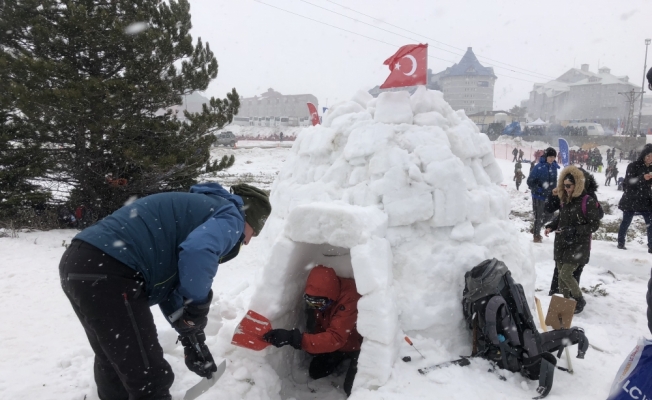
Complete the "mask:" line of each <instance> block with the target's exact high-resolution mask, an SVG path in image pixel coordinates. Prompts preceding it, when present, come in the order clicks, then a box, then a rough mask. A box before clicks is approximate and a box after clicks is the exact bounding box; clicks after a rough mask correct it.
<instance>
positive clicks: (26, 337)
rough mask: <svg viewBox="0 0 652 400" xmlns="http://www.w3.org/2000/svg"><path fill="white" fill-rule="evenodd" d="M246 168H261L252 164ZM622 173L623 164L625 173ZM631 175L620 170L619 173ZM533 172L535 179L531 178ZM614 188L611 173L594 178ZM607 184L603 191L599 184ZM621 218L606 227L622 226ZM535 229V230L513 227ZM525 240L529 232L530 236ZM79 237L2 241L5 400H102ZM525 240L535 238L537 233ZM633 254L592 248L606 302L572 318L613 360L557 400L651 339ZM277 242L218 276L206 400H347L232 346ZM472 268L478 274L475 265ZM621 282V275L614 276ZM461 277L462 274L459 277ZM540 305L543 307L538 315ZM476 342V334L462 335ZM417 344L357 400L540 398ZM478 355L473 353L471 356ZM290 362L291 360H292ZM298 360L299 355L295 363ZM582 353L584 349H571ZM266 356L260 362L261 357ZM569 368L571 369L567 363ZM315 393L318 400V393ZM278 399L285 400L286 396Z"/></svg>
mask: <svg viewBox="0 0 652 400" xmlns="http://www.w3.org/2000/svg"><path fill="white" fill-rule="evenodd" d="M286 152H287V149H283V148H277V149H269V150H262V149H252V150H246V151H245V150H244V149H243V150H242V151H241V152H239V153H238V154H239V156H238V155H236V157H238V158H237V162H236V165H235V166H234V167H233V169H232V170H229V173H231V174H236V175H237V174H242V173H255V172H265V173H268V174H270V175H272V174H274V172H275V171H277V170H278V169H279V168H280V165H281V163H282V160H284V157H285V154H287V153H286ZM247 161H252V163H250V164H247V163H246V162H247ZM499 163H500V165H501V168H502V169H503V171H504V178H505V179H504V184H505V186H506V188H507V191H508V193H510V196H511V198H512V208H513V209H522V210H524V211H527V210H529V208H528V207H529V206H528V204H529V203H528V200H527V198H528V195H527V194H525V193H524V192H525V188H524V187H521V192H520V193H517V192H516V191H515V190H514V189H513V182H512V180H511V179H512V176H513V175H512V171H513V164H511V163H509V162H507V161H499ZM623 164H624V163H623ZM624 170H625V165H622V166H621V174H622V173H624ZM526 172H527V171H526ZM596 175H597V177H598V181H599V183H601V184H602V183H604V179H603V178H602V177H600V176H601V174H596ZM600 179H602V182H600ZM618 196H619V192H616V191H615V186H612V187H606V188H605V187H602V186H601V188H600V192H599V197H600V199H601V200H602V199H603V198H605V199H606V198H612V199H614V200H615V199H617V198H618ZM618 217H619V216H618V212H617V211H616V213H615V214H614V215H611V216H607V217H606V219H607V220H617V219H618ZM514 223H515V224H519V225H520V227H522V228H525V227H526V226H527V223H525V222H523V221H519V220H516V219H515V220H514ZM523 230H525V229H523ZM75 233H76V232H75V231H72V230H58V231H50V232H30V233H25V232H21V233H20V234H19V237H18V238H13V239H12V238H0V254H2V258H1V260H2V261H0V276H1V278H2V279H0V302H1V303H0V304H2V308H3V317H4V318H3V320H4V322H5V323H4V324H2V325H1V326H0V343H1V347H0V348H1V350H0V355H2V357H0V398H2V399H18V398H26V399H39V400H47V399H53V400H54V399H57V400H60V399H71V400H83V399H87V400H93V399H97V395H96V394H95V389H94V383H93V378H92V362H93V361H92V360H93V358H92V352H91V350H90V347H89V346H88V343H87V341H86V338H85V337H84V333H83V330H82V328H81V326H80V324H79V322H78V321H77V320H76V318H75V317H74V315H73V313H72V310H71V308H70V306H69V304H68V303H67V299H66V298H65V296H64V295H63V293H62V291H61V289H60V287H59V277H58V268H57V267H58V263H59V259H60V257H61V254H62V253H63V251H64V247H62V242H63V241H64V240H65V241H66V242H68V243H69V242H70V239H71V238H72V236H74V234H75ZM523 235H527V236H529V235H528V234H527V233H523ZM628 247H629V248H630V250H628V251H621V250H617V249H616V247H615V243H614V242H606V241H594V242H593V250H592V256H591V262H590V264H589V265H588V266H587V267H586V268H585V272H584V274H583V276H582V286H584V287H591V286H594V285H596V284H598V283H602V287H603V288H604V289H605V290H606V291H607V292H608V296H606V297H593V296H588V297H587V303H588V304H587V307H586V310H585V312H584V313H582V314H581V315H579V316H577V317H576V318H575V319H574V324H575V325H577V326H581V327H583V328H585V329H586V332H587V336H588V337H589V340H590V341H591V342H592V343H593V344H595V345H596V346H598V347H600V348H602V349H604V350H605V351H606V352H605V353H600V352H598V351H595V350H593V349H590V350H589V351H588V353H587V355H586V359H585V360H577V359H573V366H574V368H575V371H576V372H575V374H574V375H572V376H571V375H569V374H566V373H563V372H561V371H558V372H557V373H556V378H555V385H554V388H553V390H552V393H551V394H550V396H549V397H548V398H549V399H551V400H557V399H573V400H577V399H601V398H605V397H606V395H607V392H608V389H609V386H610V384H611V381H612V379H613V377H614V375H615V373H616V370H617V369H618V367H619V366H620V363H621V362H622V361H623V359H624V357H625V355H626V354H627V353H628V352H629V351H630V350H631V349H632V348H633V347H634V345H635V344H636V341H637V338H638V337H639V336H649V332H648V329H647V322H646V317H645V310H646V304H645V292H646V282H647V279H648V278H649V274H650V268H651V267H652V255H649V254H648V253H647V252H646V251H645V250H646V248H645V246H644V245H641V244H638V243H632V244H631V245H628ZM269 248H270V243H269V242H268V241H266V240H265V238H258V239H257V240H254V241H253V242H252V244H251V245H250V246H249V247H248V248H245V249H244V250H243V251H242V252H241V255H240V256H239V257H238V258H236V259H235V260H233V261H232V262H230V263H228V264H224V265H222V266H221V267H220V270H219V272H218V277H217V279H216V281H215V285H214V288H213V289H214V291H215V298H216V299H217V301H216V303H217V305H216V306H214V307H213V308H212V309H211V314H210V322H209V328H208V329H207V333H208V335H209V336H210V338H209V340H208V345H209V346H210V347H211V349H212V351H213V354H214V355H215V356H216V358H219V357H225V358H226V359H227V365H228V366H227V372H226V373H225V375H224V376H223V377H222V379H221V381H220V382H219V384H218V385H217V386H216V387H215V388H214V389H213V390H212V391H211V392H209V393H207V394H206V395H205V396H206V397H205V398H206V399H252V400H253V399H267V398H271V399H278V398H283V399H288V398H295V399H312V398H314V399H333V400H334V399H343V398H344V395H343V393H342V392H341V389H336V388H334V387H333V386H332V384H331V382H335V383H341V380H342V379H343V376H342V377H337V378H335V379H329V378H326V379H323V380H321V381H316V382H314V381H310V382H307V383H306V381H305V380H304V377H305V372H302V371H301V368H300V367H297V369H296V370H295V371H294V379H295V381H297V382H302V383H298V384H297V385H296V386H295V385H292V384H291V383H290V382H287V381H286V382H283V383H282V384H281V383H280V382H279V381H278V377H277V375H276V374H275V372H274V371H273V370H272V369H271V368H270V367H269V366H265V367H261V364H260V363H256V361H255V360H256V359H255V356H256V355H254V358H252V356H251V354H248V357H246V358H245V357H242V355H243V354H245V353H244V352H246V351H247V350H243V349H237V348H234V347H233V346H231V345H230V344H229V342H230V337H231V334H232V332H233V329H234V327H235V324H236V323H237V321H238V320H239V319H240V318H241V316H242V315H243V314H244V312H245V311H246V307H247V305H248V302H249V299H250V297H251V293H252V287H253V284H254V283H255V282H256V279H257V271H258V270H259V269H260V267H261V266H262V265H263V263H264V261H265V259H266V257H267V256H268V250H269ZM534 255H535V257H536V270H537V271H536V272H537V282H536V288H537V290H539V291H538V292H537V295H538V296H539V297H540V298H541V299H542V302H543V306H544V309H545V308H546V307H547V303H548V301H549V297H548V296H547V292H548V288H549V283H550V278H551V275H552V269H553V265H554V263H553V261H552V238H548V239H544V242H543V244H541V245H536V246H535V247H534ZM469 267H471V266H469ZM607 270H610V271H612V272H613V273H614V274H615V276H616V277H617V279H616V278H614V277H613V276H612V275H610V274H608V273H607ZM460 273H461V272H460ZM530 305H531V306H533V303H531V304H530ZM153 313H154V315H155V319H156V322H157V325H158V327H159V337H160V341H161V343H162V345H163V348H164V350H165V351H166V357H167V359H168V361H169V362H170V364H171V365H172V368H173V370H174V372H175V375H176V379H175V383H174V385H173V387H172V394H173V398H174V399H181V398H182V396H183V393H184V392H185V390H186V389H187V388H188V387H189V386H190V385H192V384H194V383H195V382H196V381H197V380H198V378H197V376H195V375H194V374H192V373H190V372H189V371H188V370H187V369H186V368H185V365H184V363H183V354H182V350H181V347H180V345H177V344H175V341H176V334H175V333H174V331H173V330H172V329H171V328H170V327H169V326H168V325H167V323H166V322H165V321H164V320H163V318H162V316H161V315H160V312H159V311H158V309H153ZM463 334H464V335H467V333H466V332H464V333H463ZM413 340H414V343H415V345H416V346H417V347H418V348H419V350H421V352H422V353H424V354H425V356H426V357H427V360H422V359H421V358H420V356H419V355H418V353H416V352H415V351H414V350H413V349H411V348H410V347H409V346H407V345H405V346H403V347H402V348H401V350H400V354H399V357H403V356H406V355H409V356H411V357H412V360H413V361H412V362H411V363H403V362H401V361H400V359H399V361H397V363H396V365H395V367H394V370H393V375H392V378H391V380H390V382H389V384H387V385H386V386H384V387H382V388H380V389H379V390H377V391H369V392H364V391H363V392H357V393H356V394H355V395H354V396H352V397H351V399H353V400H356V399H357V400H360V399H372V398H373V399H426V398H428V399H430V398H445V399H465V400H468V399H498V398H500V399H515V400H516V399H524V398H530V397H533V396H534V389H535V387H536V383H535V382H533V381H528V380H526V379H524V378H523V377H521V376H520V375H518V374H511V373H508V372H504V371H501V372H500V373H501V374H502V375H504V376H505V377H506V378H507V381H502V380H500V379H498V377H497V376H496V375H495V374H491V373H487V368H488V364H487V363H486V362H483V361H474V362H473V363H472V365H471V366H470V367H466V368H460V367H451V368H447V369H444V370H439V371H435V372H432V373H430V374H429V375H427V376H425V377H424V376H421V375H419V374H418V373H417V368H420V367H423V366H426V365H429V364H434V363H438V362H442V361H446V360H449V359H452V358H457V356H458V354H453V353H451V351H450V350H449V349H445V348H442V346H441V345H440V344H439V343H437V342H436V341H430V340H425V339H422V338H419V337H418V336H417V337H414V338H413ZM467 350H468V351H467V354H468V353H469V352H470V344H469V348H468V349H467ZM284 351H287V352H288V355H290V354H292V352H293V350H292V349H289V348H288V349H284ZM295 354H298V353H295ZM571 354H574V350H571ZM260 356H262V354H260ZM560 365H562V366H563V365H565V361H563V360H562V361H560ZM311 389H313V390H315V393H312V392H311ZM278 393H281V394H280V395H279V394H278Z"/></svg>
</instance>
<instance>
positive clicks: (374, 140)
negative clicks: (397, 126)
mask: <svg viewBox="0 0 652 400" xmlns="http://www.w3.org/2000/svg"><path fill="white" fill-rule="evenodd" d="M393 135H394V131H393V130H392V129H391V127H389V126H387V125H378V124H375V125H368V126H362V127H360V128H357V129H354V130H353V131H352V132H351V134H350V135H349V139H348V141H347V142H346V146H344V158H345V159H346V160H349V161H350V160H352V159H355V158H360V157H366V156H369V155H372V154H374V153H375V152H376V151H378V150H380V149H382V148H384V147H385V146H387V142H388V141H389V139H390V138H391V137H392V136H393Z"/></svg>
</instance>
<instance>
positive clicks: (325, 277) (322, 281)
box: [305, 265, 340, 300]
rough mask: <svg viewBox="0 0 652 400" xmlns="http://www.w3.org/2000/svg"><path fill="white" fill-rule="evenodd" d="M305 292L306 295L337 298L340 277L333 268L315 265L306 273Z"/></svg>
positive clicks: (338, 295)
mask: <svg viewBox="0 0 652 400" xmlns="http://www.w3.org/2000/svg"><path fill="white" fill-rule="evenodd" d="M305 293H306V294H307V295H308V296H314V297H326V298H328V299H331V300H337V299H338V298H339V297H340V278H338V277H337V274H335V270H333V268H329V267H325V266H323V265H317V266H315V267H314V268H313V269H312V270H310V274H308V279H307V280H306V290H305Z"/></svg>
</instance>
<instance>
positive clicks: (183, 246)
mask: <svg viewBox="0 0 652 400" xmlns="http://www.w3.org/2000/svg"><path fill="white" fill-rule="evenodd" d="M231 192H232V193H229V192H228V191H226V190H225V189H224V188H223V187H222V186H220V185H219V184H217V183H204V184H199V185H195V186H193V187H192V188H191V189H190V193H178V192H169V193H159V194H154V195H151V196H147V197H143V198H141V199H138V200H136V201H134V202H132V203H130V204H127V205H125V206H124V207H122V208H120V209H119V210H117V211H115V212H114V213H113V214H111V215H109V216H108V217H106V218H105V219H103V220H101V221H99V222H98V223H97V224H95V225H93V226H91V227H89V228H87V229H85V230H83V231H82V232H80V233H79V234H78V235H77V236H75V238H74V239H73V241H72V243H71V244H70V246H69V247H68V249H67V250H66V251H65V253H64V255H63V257H62V258H61V263H60V265H59V274H60V278H61V286H62V288H63V291H64V293H65V294H66V296H67V297H68V299H69V300H70V303H71V305H72V308H73V310H74V312H75V314H76V316H77V317H78V318H79V320H80V322H81V324H82V326H83V328H84V330H85V332H86V336H87V337H88V341H89V342H90V345H91V347H92V349H93V351H94V352H95V364H94V374H95V381H96V383H97V391H98V395H99V398H100V399H102V400H114V399H124V400H127V399H129V400H133V399H157V400H158V399H171V396H170V392H169V389H170V386H172V382H173V381H174V374H173V373H172V369H171V367H170V365H169V364H168V362H167V361H166V360H165V358H164V357H163V349H162V348H161V345H160V344H159V342H158V338H157V333H156V325H155V324H154V319H153V316H152V313H151V311H150V307H151V306H153V305H159V307H160V309H161V311H162V312H163V315H164V316H165V318H166V319H167V320H168V321H169V322H170V323H171V324H172V326H173V327H174V328H175V329H176V331H177V332H178V333H179V340H180V341H181V344H182V345H183V347H184V355H185V363H186V366H187V367H188V368H189V369H190V370H191V371H193V372H195V373H197V374H198V375H199V376H202V377H208V378H210V377H211V376H212V373H213V372H215V371H216V370H217V367H216V365H215V363H214V361H213V357H212V355H211V353H210V351H209V349H208V347H207V346H206V344H205V340H206V335H205V334H204V328H205V327H206V323H207V321H208V319H207V316H208V311H209V308H210V305H211V301H212V296H213V292H212V290H211V285H212V283H213V279H214V278H215V275H216V273H217V269H218V265H219V264H222V263H224V262H227V261H229V260H230V259H232V258H233V257H235V256H237V254H238V252H239V250H240V247H241V245H247V244H248V243H249V241H250V240H251V239H252V237H254V236H257V235H258V234H259V233H260V231H261V229H262V228H263V226H264V224H265V221H266V219H267V217H268V216H269V214H270V213H271V205H270V203H269V197H268V196H267V194H266V193H265V192H264V191H262V190H260V189H257V188H255V187H253V186H249V185H246V184H242V185H236V186H232V187H231Z"/></svg>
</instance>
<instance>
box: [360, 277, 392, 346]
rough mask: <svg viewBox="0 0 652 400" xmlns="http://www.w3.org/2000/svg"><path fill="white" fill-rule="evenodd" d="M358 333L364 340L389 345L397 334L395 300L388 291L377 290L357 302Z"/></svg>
mask: <svg viewBox="0 0 652 400" xmlns="http://www.w3.org/2000/svg"><path fill="white" fill-rule="evenodd" d="M357 328H358V332H360V334H361V335H362V336H363V337H364V338H365V340H366V339H370V340H374V341H376V342H379V343H382V344H385V345H389V344H392V342H393V341H394V339H395V338H396V334H397V333H398V310H397V308H396V298H395V296H394V294H393V292H391V291H389V290H377V291H374V292H372V293H370V294H367V295H364V296H362V297H361V298H360V300H358V325H357Z"/></svg>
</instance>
